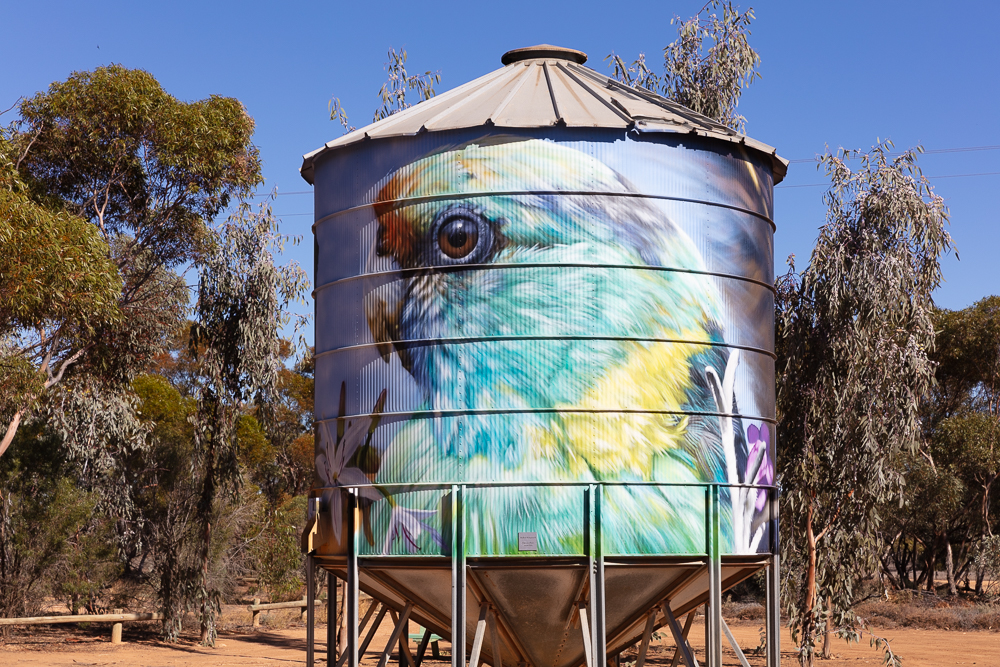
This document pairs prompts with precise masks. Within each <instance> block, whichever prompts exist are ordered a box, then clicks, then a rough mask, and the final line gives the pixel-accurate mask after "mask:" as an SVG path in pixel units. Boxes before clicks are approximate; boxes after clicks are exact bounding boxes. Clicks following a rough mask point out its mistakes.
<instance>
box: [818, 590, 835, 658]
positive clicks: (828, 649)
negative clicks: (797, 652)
mask: <svg viewBox="0 0 1000 667" xmlns="http://www.w3.org/2000/svg"><path fill="white" fill-rule="evenodd" d="M832 623H833V598H831V597H830V596H829V595H827V596H826V625H825V626H824V629H823V653H822V654H821V655H822V656H823V659H824V660H829V659H830V657H831V656H832V655H833V646H832V644H833V632H831V628H830V625H831V624H832Z"/></svg>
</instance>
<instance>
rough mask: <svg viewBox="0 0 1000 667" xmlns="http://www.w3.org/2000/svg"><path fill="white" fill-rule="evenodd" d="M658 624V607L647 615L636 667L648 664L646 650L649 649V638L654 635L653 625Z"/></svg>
mask: <svg viewBox="0 0 1000 667" xmlns="http://www.w3.org/2000/svg"><path fill="white" fill-rule="evenodd" d="M655 625H656V609H653V611H651V612H649V615H647V616H646V630H645V632H643V633H642V643H641V644H639V655H638V657H637V658H636V659H635V667H643V665H645V664H646V651H647V650H648V649H649V640H650V639H652V637H653V626H655Z"/></svg>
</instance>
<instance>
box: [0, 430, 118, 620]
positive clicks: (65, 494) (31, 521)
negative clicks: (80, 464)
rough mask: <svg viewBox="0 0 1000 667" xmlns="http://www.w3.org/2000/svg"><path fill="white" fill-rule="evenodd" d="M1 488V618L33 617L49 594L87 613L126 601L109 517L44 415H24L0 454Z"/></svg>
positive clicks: (113, 528) (113, 530) (41, 608)
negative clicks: (5, 450) (116, 589)
mask: <svg viewBox="0 0 1000 667" xmlns="http://www.w3.org/2000/svg"><path fill="white" fill-rule="evenodd" d="M0 489H2V490H3V493H2V495H0V616H2V617H21V616H35V615H38V614H39V613H42V612H43V603H44V601H45V600H46V599H47V598H49V599H51V598H55V599H58V600H61V601H65V602H67V603H68V605H69V607H70V608H71V609H76V608H78V606H79V605H82V606H84V607H85V608H87V609H88V611H90V612H92V613H93V612H97V611H100V610H103V609H106V608H108V607H112V606H116V607H121V606H125V605H123V604H121V603H120V601H119V603H118V604H115V602H116V599H117V598H118V594H117V592H113V590H112V583H113V582H114V581H115V580H116V579H117V577H118V576H119V574H120V572H121V564H120V561H119V559H118V554H117V550H116V548H115V526H114V520H113V519H112V518H110V517H108V515H107V514H105V513H103V512H101V511H100V509H99V504H100V502H99V501H100V497H99V494H97V493H95V492H91V491H87V490H85V489H83V488H81V486H80V485H79V484H78V483H77V470H76V466H75V465H73V464H72V462H71V461H69V460H68V459H67V457H66V452H65V449H64V448H63V447H62V445H61V442H60V441H59V440H58V438H56V437H54V436H53V435H52V433H51V432H48V431H47V430H46V429H45V425H44V423H42V422H41V420H38V419H31V420H28V421H27V422H26V423H25V424H24V426H23V427H22V428H20V429H19V430H18V434H17V437H16V438H15V439H14V441H13V443H12V445H11V447H10V450H9V451H8V453H7V455H6V456H4V457H3V458H2V459H0ZM120 590H121V589H119V591H120ZM0 631H2V632H0V634H6V631H7V628H2V629H0Z"/></svg>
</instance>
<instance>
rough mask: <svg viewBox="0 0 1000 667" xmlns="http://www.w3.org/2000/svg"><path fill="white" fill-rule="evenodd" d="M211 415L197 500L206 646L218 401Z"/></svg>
mask: <svg viewBox="0 0 1000 667" xmlns="http://www.w3.org/2000/svg"><path fill="white" fill-rule="evenodd" d="M213 408H214V409H213V412H212V415H213V417H214V423H213V425H212V428H211V431H210V434H209V436H208V443H207V445H208V446H207V448H206V449H207V451H206V456H205V480H204V487H203V488H202V494H201V499H200V501H199V502H198V514H199V515H200V516H199V518H200V519H201V520H202V523H203V525H204V528H203V531H202V545H201V547H202V551H201V595H202V599H201V644H202V645H203V646H207V645H209V644H212V645H214V644H215V642H214V641H213V635H214V633H213V632H212V630H214V624H215V619H214V614H213V612H214V609H212V608H211V604H212V602H211V600H210V595H209V586H208V565H209V560H210V559H211V554H212V548H211V544H212V508H213V507H214V506H215V447H216V445H217V442H216V437H217V434H218V432H219V428H218V424H219V421H220V415H219V411H220V410H221V408H220V407H219V405H218V403H216V404H215V405H214V406H213Z"/></svg>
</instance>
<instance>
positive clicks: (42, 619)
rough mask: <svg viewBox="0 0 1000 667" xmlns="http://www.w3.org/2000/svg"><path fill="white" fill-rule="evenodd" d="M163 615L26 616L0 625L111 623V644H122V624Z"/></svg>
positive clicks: (4, 620)
mask: <svg viewBox="0 0 1000 667" xmlns="http://www.w3.org/2000/svg"><path fill="white" fill-rule="evenodd" d="M162 620H163V614H160V613H158V612H145V613H144V612H140V613H123V612H121V610H115V613H113V614H62V615H59V616H27V617H25V618H0V626H2V625H50V624H59V623H113V624H114V625H112V626H111V643H112V644H121V643H122V623H128V622H131V621H162Z"/></svg>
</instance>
